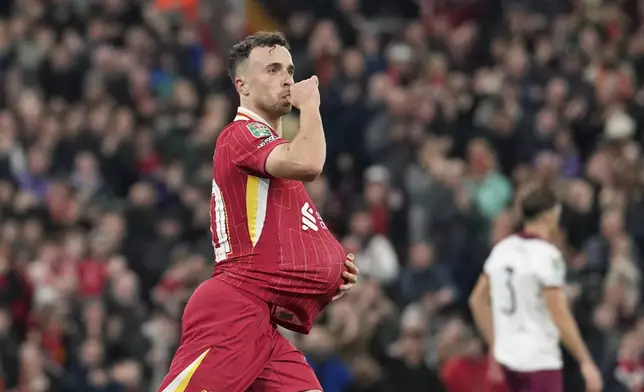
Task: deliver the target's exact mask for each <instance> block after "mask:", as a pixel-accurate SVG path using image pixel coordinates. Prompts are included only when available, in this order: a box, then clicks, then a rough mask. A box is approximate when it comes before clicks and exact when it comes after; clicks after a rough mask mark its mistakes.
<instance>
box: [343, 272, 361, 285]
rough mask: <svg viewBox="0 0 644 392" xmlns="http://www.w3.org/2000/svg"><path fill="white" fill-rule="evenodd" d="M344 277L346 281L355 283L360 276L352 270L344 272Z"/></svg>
mask: <svg viewBox="0 0 644 392" xmlns="http://www.w3.org/2000/svg"><path fill="white" fill-rule="evenodd" d="M342 277H343V278H344V280H345V282H351V283H355V282H357V281H358V277H357V276H356V275H354V274H352V273H350V272H343V273H342Z"/></svg>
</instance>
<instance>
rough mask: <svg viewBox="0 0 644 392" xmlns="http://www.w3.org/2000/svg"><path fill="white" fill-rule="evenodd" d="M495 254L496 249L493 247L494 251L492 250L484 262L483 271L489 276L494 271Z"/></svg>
mask: <svg viewBox="0 0 644 392" xmlns="http://www.w3.org/2000/svg"><path fill="white" fill-rule="evenodd" d="M494 254H495V251H494V249H492V252H490V255H489V256H488V257H487V259H485V263H483V273H484V274H485V275H487V276H490V272H491V271H492V263H494Z"/></svg>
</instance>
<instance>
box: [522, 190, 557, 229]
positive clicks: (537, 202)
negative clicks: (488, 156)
mask: <svg viewBox="0 0 644 392" xmlns="http://www.w3.org/2000/svg"><path fill="white" fill-rule="evenodd" d="M558 203H559V201H558V200H557V196H556V195H555V193H554V192H553V191H552V189H550V188H548V187H538V188H536V189H534V190H532V191H530V192H529V193H528V194H526V195H525V197H524V198H523V200H522V201H521V214H522V215H523V216H522V217H523V220H524V221H525V222H530V221H533V220H535V219H537V218H539V217H540V216H541V215H542V214H543V213H544V212H547V211H550V210H551V209H552V208H554V207H555V206H556V205H557V204H558Z"/></svg>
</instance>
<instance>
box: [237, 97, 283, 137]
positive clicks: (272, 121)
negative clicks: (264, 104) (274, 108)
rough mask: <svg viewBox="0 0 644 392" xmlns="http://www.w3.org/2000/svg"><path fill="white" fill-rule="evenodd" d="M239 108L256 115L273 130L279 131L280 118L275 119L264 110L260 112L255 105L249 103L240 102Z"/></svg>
mask: <svg viewBox="0 0 644 392" xmlns="http://www.w3.org/2000/svg"><path fill="white" fill-rule="evenodd" d="M239 106H241V107H242V108H244V109H246V110H250V111H251V112H253V113H255V114H257V115H258V116H260V117H261V118H262V120H264V121H265V122H267V123H268V125H269V126H270V127H271V128H273V129H274V130H276V131H277V130H279V129H280V122H281V120H282V116H277V117H275V115H274V114H271V113H267V112H266V111H265V110H261V109H259V108H257V107H256V106H255V105H253V104H251V103H249V102H244V101H241V102H240V104H239Z"/></svg>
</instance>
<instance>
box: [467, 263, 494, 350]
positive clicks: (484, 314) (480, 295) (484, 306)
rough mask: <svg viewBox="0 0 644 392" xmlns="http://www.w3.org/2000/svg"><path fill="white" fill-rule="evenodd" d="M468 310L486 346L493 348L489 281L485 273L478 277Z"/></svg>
mask: <svg viewBox="0 0 644 392" xmlns="http://www.w3.org/2000/svg"><path fill="white" fill-rule="evenodd" d="M469 305H470V310H471V311H472V317H473V318H474V323H475V324H476V327H477V328H478V329H479V331H481V333H482V334H483V338H484V339H485V341H486V342H487V344H488V346H490V347H494V325H493V324H492V307H491V305H490V279H489V278H488V277H487V275H486V274H485V273H482V274H481V276H479V279H478V281H477V282H476V286H475V287H474V290H473V291H472V294H470V299H469Z"/></svg>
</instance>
